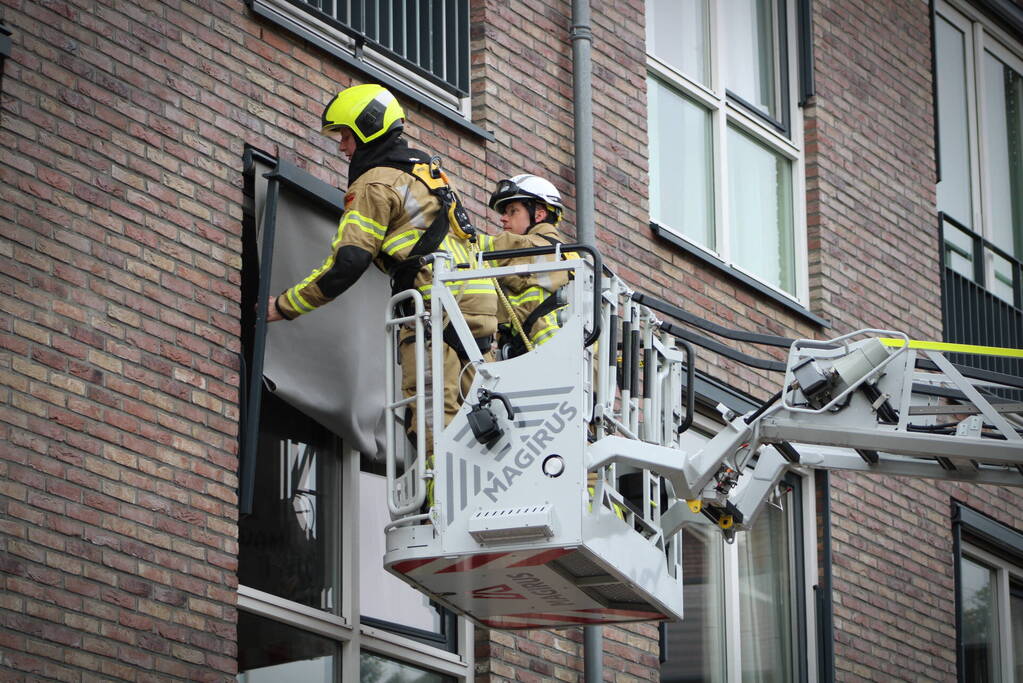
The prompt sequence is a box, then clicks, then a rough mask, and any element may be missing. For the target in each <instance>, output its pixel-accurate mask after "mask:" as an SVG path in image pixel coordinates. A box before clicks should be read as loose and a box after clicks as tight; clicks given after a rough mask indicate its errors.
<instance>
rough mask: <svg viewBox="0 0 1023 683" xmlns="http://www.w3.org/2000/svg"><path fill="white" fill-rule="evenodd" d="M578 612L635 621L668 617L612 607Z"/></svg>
mask: <svg viewBox="0 0 1023 683" xmlns="http://www.w3.org/2000/svg"><path fill="white" fill-rule="evenodd" d="M576 611H577V612H587V613H593V614H612V615H615V616H620V617H630V618H635V619H667V618H668V617H667V616H665V615H664V614H662V613H661V612H644V611H640V610H635V609H614V608H612V607H591V608H588V609H581V610H576Z"/></svg>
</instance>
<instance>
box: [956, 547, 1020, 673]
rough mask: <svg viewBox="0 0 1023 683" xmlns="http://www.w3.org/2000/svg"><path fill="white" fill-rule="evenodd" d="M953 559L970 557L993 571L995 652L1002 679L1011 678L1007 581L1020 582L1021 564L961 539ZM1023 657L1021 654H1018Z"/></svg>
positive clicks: (1012, 653)
mask: <svg viewBox="0 0 1023 683" xmlns="http://www.w3.org/2000/svg"><path fill="white" fill-rule="evenodd" d="M959 555H960V556H959V557H958V558H956V561H957V562H961V561H962V559H963V558H966V559H969V560H972V561H973V562H976V563H978V564H981V565H983V566H985V567H987V568H988V569H991V570H992V571H994V572H995V597H994V602H995V608H996V609H997V610H998V653H999V667H1000V668H1001V671H1000V674H1001V680H1003V681H1011V680H1012V672H1013V671H1014V668H1015V660H1016V655H1015V653H1014V652H1013V651H1012V621H1011V620H1010V616H1011V614H1010V611H1009V610H1010V599H1009V583H1010V580H1015V581H1016V583H1019V584H1023V567H1020V566H1018V565H1015V564H1012V563H1011V562H1007V561H1005V560H1003V559H1002V558H1000V557H998V556H997V555H993V554H992V553H989V552H987V551H985V550H983V549H981V548H978V547H977V546H975V545H971V544H970V543H969V542H967V541H965V540H964V541H963V543H962V548H961V551H960V553H959ZM1021 656H1023V655H1021Z"/></svg>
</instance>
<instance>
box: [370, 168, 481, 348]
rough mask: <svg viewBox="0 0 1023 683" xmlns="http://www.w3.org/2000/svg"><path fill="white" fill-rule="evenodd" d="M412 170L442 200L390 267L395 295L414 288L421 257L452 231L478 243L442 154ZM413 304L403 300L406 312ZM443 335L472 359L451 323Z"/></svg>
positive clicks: (448, 341) (451, 344)
mask: <svg viewBox="0 0 1023 683" xmlns="http://www.w3.org/2000/svg"><path fill="white" fill-rule="evenodd" d="M408 172H409V173H411V174H412V175H413V176H415V177H416V178H417V179H418V180H420V181H421V182H422V183H423V184H424V185H426V187H427V189H428V190H429V191H430V194H432V195H433V196H434V197H436V199H437V201H438V202H439V203H440V210H439V211H438V212H437V215H436V217H435V218H434V219H433V222H432V223H431V224H430V225H429V227H427V228H426V230H424V231H423V234H422V235H420V236H419V239H418V240H416V243H415V244H414V245H412V248H411V249H410V250H409V252H408V255H407V256H406V257H405V258H404V259H402V260H401V261H398V262H396V263H395V264H394V265H393V266H392V267H391V268H390V276H391V296H394V295H395V294H397V293H398V292H403V291H405V290H406V289H411V288H412V286H413V285H414V283H415V279H416V275H417V274H418V273H419V271H420V270H421V269H422V267H423V266H422V263H420V257H422V256H425V255H427V254H431V253H433V252H435V251H437V249H438V247H440V245H441V243H442V242H443V241H444V238H445V237H446V236H447V234H448V232H449V231H450V232H452V233H454V234H455V236H457V237H459V238H460V239H464V240H467V241H468V242H469V243H470V244H475V243H476V228H474V227H473V225H472V223H471V222H470V221H469V214H467V213H466V211H465V208H464V207H463V206H462V202H461V200H460V199H459V197H458V194H457V193H456V192H455V191H454V189H452V187H451V181H450V180H448V176H447V174H446V173H445V172H444V170H443V169H442V168H441V160H440V156H438V155H434V156H432V157H430V161H429V163H419V164H414V165H413V166H412V169H411V170H410V171H408ZM410 305H411V304H410V302H408V301H406V302H404V303H403V307H404V308H405V309H406V310H403V311H402V313H403V314H404V315H408V314H409V310H408V307H409V306H410ZM443 337H444V343H446V344H447V345H448V346H450V347H451V348H452V349H454V351H455V353H456V354H458V357H459V358H461V359H462V360H466V359H467V358H468V355H467V354H466V352H465V348H464V347H463V346H462V342H461V340H460V339H459V337H458V334H457V333H456V332H455V329H454V327H452V326H451V324H450V323H448V324H447V325H445V326H444V331H443ZM475 341H476V345H477V346H478V347H479V350H480V352H482V353H486V352H487V351H489V350H490V344H491V342H492V341H493V337H492V336H487V337H482V338H479V339H476V340H475Z"/></svg>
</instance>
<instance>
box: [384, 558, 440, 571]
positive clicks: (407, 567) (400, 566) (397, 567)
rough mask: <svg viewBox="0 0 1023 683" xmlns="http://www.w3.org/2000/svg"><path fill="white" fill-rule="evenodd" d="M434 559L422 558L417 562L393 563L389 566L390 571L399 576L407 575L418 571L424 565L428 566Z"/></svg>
mask: <svg viewBox="0 0 1023 683" xmlns="http://www.w3.org/2000/svg"><path fill="white" fill-rule="evenodd" d="M436 559H437V558H436V557H422V558H420V559H418V560H405V561H403V562H395V563H394V564H392V565H391V569H393V570H394V571H396V572H398V573H399V574H408V573H409V572H410V571H412V570H413V569H418V568H419V567H422V566H423V565H424V564H430V563H431V562H433V561H434V560H436Z"/></svg>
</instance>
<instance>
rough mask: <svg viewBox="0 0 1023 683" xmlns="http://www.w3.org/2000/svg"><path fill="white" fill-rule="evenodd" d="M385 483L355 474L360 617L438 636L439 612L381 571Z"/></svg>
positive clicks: (374, 476) (382, 479)
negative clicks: (356, 476)
mask: <svg viewBox="0 0 1023 683" xmlns="http://www.w3.org/2000/svg"><path fill="white" fill-rule="evenodd" d="M386 488H387V480H386V478H385V477H382V476H380V475H378V474H371V473H369V472H360V473H359V501H360V504H359V604H360V606H361V609H362V614H363V615H364V616H367V617H373V618H375V619H382V620H384V621H390V622H393V623H395V624H401V625H402V626H412V627H414V628H419V629H423V630H424V631H433V632H435V633H439V632H440V630H441V617H440V613H439V611H438V610H437V609H436V608H434V607H431V606H430V600H429V598H427V597H426V596H425V595H423V594H422V593H420V592H419V591H417V590H415V589H414V588H412V586H409V585H408V584H407V583H405V582H404V581H401V580H400V579H397V578H395V577H394V576H392V575H391V574H389V573H387V572H386V571H384V569H383V557H384V545H385V544H384V526H386V525H387V524H389V523H390V521H391V518H390V515H389V514H388V512H387V498H386V496H385V493H386Z"/></svg>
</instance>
